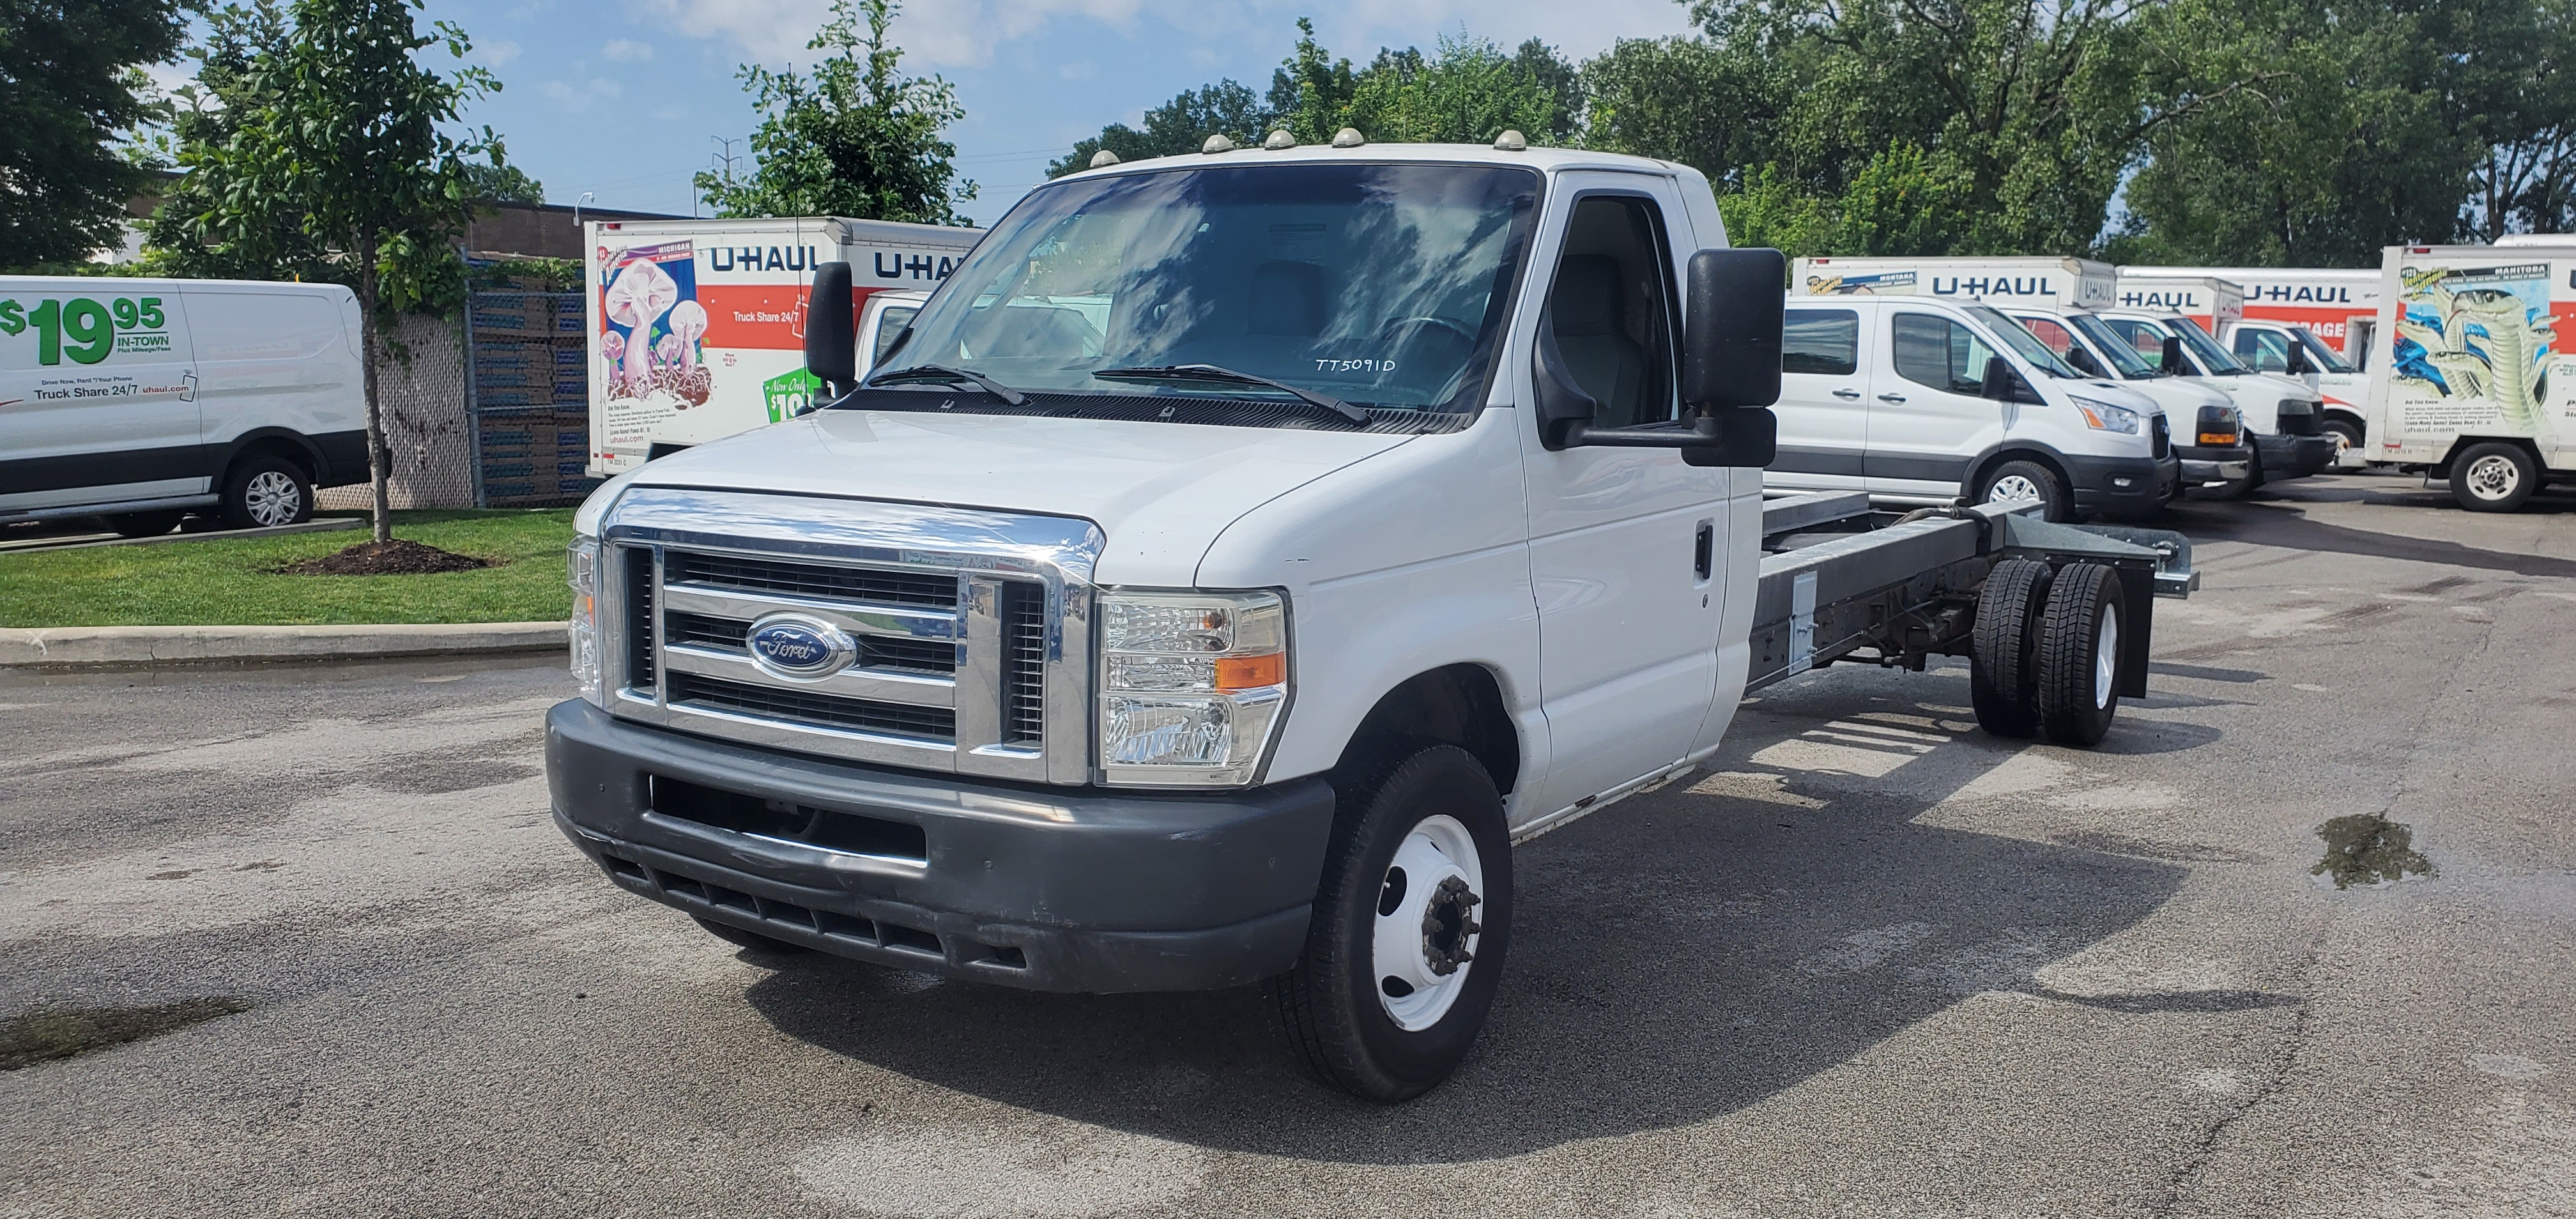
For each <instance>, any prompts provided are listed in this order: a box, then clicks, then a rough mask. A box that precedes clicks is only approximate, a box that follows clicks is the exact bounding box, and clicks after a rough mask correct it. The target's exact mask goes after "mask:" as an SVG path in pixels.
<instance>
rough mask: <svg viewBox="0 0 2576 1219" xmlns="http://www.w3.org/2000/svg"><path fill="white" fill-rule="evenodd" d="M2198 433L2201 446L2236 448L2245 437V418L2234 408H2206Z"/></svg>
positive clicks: (2201, 414) (2203, 409)
mask: <svg viewBox="0 0 2576 1219" xmlns="http://www.w3.org/2000/svg"><path fill="white" fill-rule="evenodd" d="M2196 431H2197V433H2198V435H2199V438H2200V443H2201V444H2204V445H2215V446H2218V447H2220V448H2234V447H2236V444H2237V442H2238V441H2240V440H2242V439H2244V437H2245V417H2244V416H2243V415H2241V414H2239V413H2237V410H2236V408H2235V407H2232V406H2204V407H2202V408H2200V420H2199V427H2198V428H2197V429H2196Z"/></svg>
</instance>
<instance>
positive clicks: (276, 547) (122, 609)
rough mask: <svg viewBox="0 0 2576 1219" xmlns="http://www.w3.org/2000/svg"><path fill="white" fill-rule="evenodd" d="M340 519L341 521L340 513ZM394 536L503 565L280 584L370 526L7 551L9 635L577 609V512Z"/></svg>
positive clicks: (474, 618) (485, 515) (403, 521)
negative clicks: (286, 568) (567, 570)
mask: <svg viewBox="0 0 2576 1219" xmlns="http://www.w3.org/2000/svg"><path fill="white" fill-rule="evenodd" d="M329 515H340V514H329ZM394 536H395V537H397V538H404V539H408V540H410V541H414V542H421V543H425V544H427V545H431V546H436V547H438V548H440V549H442V550H452V551H455V552H456V553H458V554H470V555H474V556H476V557H477V558H484V559H492V560H495V561H497V562H499V564H500V566H497V567H488V568H485V569H483V570H481V571H459V572H447V573H443V574H440V575H428V576H280V575H272V574H270V571H269V569H270V568H274V567H277V566H279V565H281V564H286V563H292V562H294V561H295V560H297V559H304V558H311V557H313V556H315V555H324V554H329V553H331V552H332V551H335V550H339V549H341V548H343V547H346V546H350V545H354V544H356V543H359V542H363V541H366V540H367V533H366V530H364V529H355V530H344V531H336V532H330V533H300V534H289V535H287V536H284V537H271V538H231V539H222V540H216V541H204V542H160V543H155V544H152V545H147V546H91V547H84V548H82V549H78V550H54V551H37V552H35V553H33V554H0V627H29V626H301V625H308V624H317V623H367V622H547V621H556V620H560V619H562V618H563V617H564V616H566V615H567V614H569V613H570V612H571V606H572V590H571V589H569V588H567V587H565V585H564V547H566V546H568V545H570V544H571V543H572V509H569V508H562V509H549V510H541V511H520V512H397V513H395V514H394Z"/></svg>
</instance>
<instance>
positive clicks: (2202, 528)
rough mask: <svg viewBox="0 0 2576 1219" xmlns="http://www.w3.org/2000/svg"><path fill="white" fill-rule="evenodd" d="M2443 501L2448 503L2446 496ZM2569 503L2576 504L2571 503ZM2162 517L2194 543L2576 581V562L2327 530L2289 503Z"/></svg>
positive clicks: (2186, 509) (2177, 509) (2194, 507)
mask: <svg viewBox="0 0 2576 1219" xmlns="http://www.w3.org/2000/svg"><path fill="white" fill-rule="evenodd" d="M2444 500H2445V502H2448V497H2447V496H2446V497H2444ZM2568 502H2569V503H2570V504H2571V505H2576V501H2568ZM2540 503H2541V501H2540V500H2537V499H2535V500H2533V501H2532V504H2533V505H2534V506H2537V505H2539V504H2540ZM2455 510H2456V509H2455ZM2166 518H2167V519H2165V520H2162V521H2159V522H2157V523H2158V525H2159V526H2161V527H2162V528H2166V529H2175V530H2180V531H2181V532H2183V533H2184V534H2187V535H2189V536H2190V538H2191V540H2192V541H2194V542H2248V543H2251V544H2253V545H2256V546H2275V547H2279V548H2281V549H2284V550H2309V551H2323V552H2326V553H2330V554H2350V555H2364V556H2368V557H2372V558H2383V559H2406V560H2409V561H2411V562H2416V563H2440V564H2443V565H2446V566H2450V567H2472V568H2477V569H2480V570H2484V571H2503V572H2511V573H2513V574H2514V575H2518V576H2560V577H2567V576H2576V559H2560V558H2552V557H2550V556H2547V555H2536V554H2516V553H2513V552H2510V551H2502V550H2484V549H2480V548H2478V547H2475V546H2462V545H2460V544H2459V543H2457V542H2444V541H2439V540H2435V539H2432V538H2418V537H2408V536H2406V535H2404V534H2398V533H2379V532H2376V531H2373V530H2368V529H2353V528H2349V527H2346V526H2343V525H2329V524H2327V523H2325V522H2323V521H2318V520H2312V519H2310V518H2309V516H2308V515H2307V513H2306V512H2305V511H2302V510H2301V509H2300V508H2298V507H2297V506H2296V505H2295V504H2293V503H2288V502H2270V503H2266V502H2261V501H2256V502H2250V503H2236V504H2203V503H2191V504H2177V505H2175V506H2174V507H2172V508H2169V509H2167V510H2166Z"/></svg>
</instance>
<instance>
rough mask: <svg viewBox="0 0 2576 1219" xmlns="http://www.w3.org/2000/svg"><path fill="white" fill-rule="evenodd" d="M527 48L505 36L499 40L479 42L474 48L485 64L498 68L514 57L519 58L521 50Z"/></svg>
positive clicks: (488, 66)
mask: <svg viewBox="0 0 2576 1219" xmlns="http://www.w3.org/2000/svg"><path fill="white" fill-rule="evenodd" d="M525 49H526V48H524V47H522V46H520V45H519V44H517V43H515V42H512V41H510V40H509V39H506V38H504V39H501V40H500V41H498V42H486V43H481V44H478V45H477V46H476V47H475V48H474V53H475V55H476V56H477V57H479V58H480V59H482V61H483V66H485V67H487V68H497V67H500V66H501V65H503V64H506V63H508V62H510V61H511V60H513V59H517V58H518V57H519V52H521V51H523V50H525Z"/></svg>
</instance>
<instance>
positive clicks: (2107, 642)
mask: <svg viewBox="0 0 2576 1219" xmlns="http://www.w3.org/2000/svg"><path fill="white" fill-rule="evenodd" d="M2119 669H2120V616H2119V615H2118V614H2116V613H2113V612H2111V607H2110V606H2109V605H2104V606H2103V607H2102V630H2101V633H2100V635H2099V637H2097V638H2095V639H2094V641H2093V706H2094V707H2095V708H2097V709H2098V708H2102V707H2108V706H2110V705H2111V682H2112V679H2113V678H2114V677H2116V676H2117V675H2118V673H2119Z"/></svg>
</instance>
